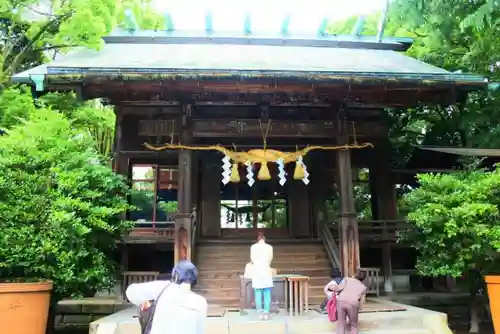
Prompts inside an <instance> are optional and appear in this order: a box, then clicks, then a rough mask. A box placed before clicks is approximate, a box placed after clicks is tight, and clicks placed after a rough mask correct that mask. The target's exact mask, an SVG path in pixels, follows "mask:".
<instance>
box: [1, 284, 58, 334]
mask: <svg viewBox="0 0 500 334" xmlns="http://www.w3.org/2000/svg"><path fill="white" fill-rule="evenodd" d="M51 290H52V282H50V281H44V282H38V283H0V328H2V333H3V332H4V331H3V330H4V329H8V331H7V332H6V333H8V334H45V329H46V327H47V317H48V313H49V304H50V292H51Z"/></svg>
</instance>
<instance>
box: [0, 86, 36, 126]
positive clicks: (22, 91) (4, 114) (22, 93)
mask: <svg viewBox="0 0 500 334" xmlns="http://www.w3.org/2000/svg"><path fill="white" fill-rule="evenodd" d="M35 109H36V107H35V104H34V102H33V98H32V97H31V91H30V89H29V88H28V87H25V86H24V87H19V88H18V87H13V88H8V89H5V90H4V91H3V93H2V94H1V95H0V129H1V130H6V129H8V128H10V127H11V126H14V125H16V124H19V123H20V122H22V121H23V120H24V119H27V118H28V116H29V115H31V114H33V113H34V112H35Z"/></svg>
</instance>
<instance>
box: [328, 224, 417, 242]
mask: <svg viewBox="0 0 500 334" xmlns="http://www.w3.org/2000/svg"><path fill="white" fill-rule="evenodd" d="M327 224H328V227H329V230H330V233H331V234H332V236H333V238H334V239H335V240H337V239H338V224H337V222H329V223H327ZM410 228H412V225H411V224H409V223H408V222H406V221H404V220H360V221H359V222H358V231H359V240H360V241H361V242H363V241H372V242H383V241H391V242H396V241H397V238H398V237H397V233H398V232H399V231H404V230H407V229H410Z"/></svg>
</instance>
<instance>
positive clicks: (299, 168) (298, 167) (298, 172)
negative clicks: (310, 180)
mask: <svg viewBox="0 0 500 334" xmlns="http://www.w3.org/2000/svg"><path fill="white" fill-rule="evenodd" d="M304 177H305V174H304V166H303V165H302V163H301V162H299V161H297V162H296V163H295V171H294V172H293V178H294V179H295V180H302V179H303V178H304Z"/></svg>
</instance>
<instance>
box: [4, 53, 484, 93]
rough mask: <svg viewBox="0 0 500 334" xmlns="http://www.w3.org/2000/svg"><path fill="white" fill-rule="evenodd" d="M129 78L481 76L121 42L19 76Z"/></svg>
mask: <svg viewBox="0 0 500 334" xmlns="http://www.w3.org/2000/svg"><path fill="white" fill-rule="evenodd" d="M32 74H45V75H47V76H48V78H49V79H50V78H51V77H58V76H72V75H73V76H74V75H79V76H80V77H87V76H94V77H95V76H97V77H99V76H102V77H110V76H111V77H120V76H122V77H126V76H127V74H149V75H161V74H165V75H167V74H172V75H181V76H182V75H188V76H200V77H203V76H241V77H252V76H255V77H263V76H264V77H273V78H286V77H293V78H303V79H307V80H312V81H316V80H317V81H325V80H326V81H328V80H338V79H363V78H374V79H382V80H394V79H396V80H397V79H402V80H415V81H425V80H430V81H444V82H461V83H462V84H466V85H467V84H474V85H479V84H481V83H483V82H484V79H483V78H482V77H479V76H476V75H464V74H454V73H451V72H448V71H445V70H443V69H440V68H438V67H435V66H432V65H429V64H426V63H423V62H421V61H418V60H416V59H413V58H411V57H408V56H405V55H404V54H402V53H398V52H395V51H391V50H369V49H347V48H330V47H310V46H309V47H307V46H304V47H302V46H270V45H224V44H120V43H116V44H115V43H113V44H112V43H108V44H105V45H104V47H103V48H102V49H101V50H99V51H96V50H89V49H81V50H76V51H74V52H72V53H70V54H68V55H65V56H63V57H61V58H60V59H58V60H56V61H53V62H52V63H50V64H48V65H43V66H39V67H37V68H34V69H31V70H29V71H26V72H23V73H20V74H17V75H15V76H14V77H13V79H14V80H15V81H18V82H22V81H23V80H27V78H29V77H30V75H32Z"/></svg>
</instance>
